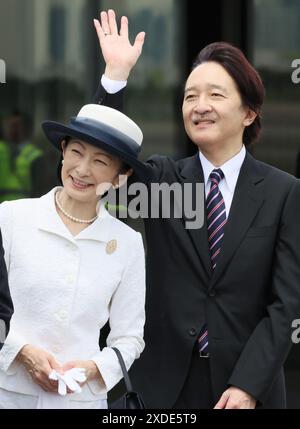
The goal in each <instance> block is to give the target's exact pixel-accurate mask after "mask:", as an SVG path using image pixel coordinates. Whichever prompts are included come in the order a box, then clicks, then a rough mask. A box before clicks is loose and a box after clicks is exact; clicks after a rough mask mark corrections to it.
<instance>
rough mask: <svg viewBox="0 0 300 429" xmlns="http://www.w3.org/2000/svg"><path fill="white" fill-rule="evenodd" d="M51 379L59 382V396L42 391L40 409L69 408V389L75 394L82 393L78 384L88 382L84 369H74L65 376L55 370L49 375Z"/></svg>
mask: <svg viewBox="0 0 300 429" xmlns="http://www.w3.org/2000/svg"><path fill="white" fill-rule="evenodd" d="M49 378H50V380H56V381H58V395H57V394H55V393H49V392H45V391H44V390H41V392H40V395H39V400H38V404H37V408H38V409H42V408H43V409H58V408H63V409H64V408H68V399H67V388H69V389H70V390H72V392H74V393H80V392H81V387H80V385H79V384H78V383H84V382H85V381H86V375H85V369H84V368H72V369H69V370H68V371H66V372H65V373H64V374H60V373H59V372H57V371H55V370H53V371H52V372H51V373H50V374H49ZM62 397H63V398H62Z"/></svg>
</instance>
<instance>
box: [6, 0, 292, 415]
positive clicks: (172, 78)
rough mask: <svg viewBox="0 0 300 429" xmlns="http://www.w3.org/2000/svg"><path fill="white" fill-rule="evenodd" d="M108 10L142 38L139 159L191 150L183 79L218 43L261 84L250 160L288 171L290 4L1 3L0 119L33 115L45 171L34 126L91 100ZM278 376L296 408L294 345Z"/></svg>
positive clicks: (133, 105)
mask: <svg viewBox="0 0 300 429" xmlns="http://www.w3.org/2000/svg"><path fill="white" fill-rule="evenodd" d="M108 8H114V9H115V10H116V11H117V13H118V16H119V17H120V16H121V15H122V14H126V15H127V16H128V17H129V21H130V34H131V38H132V40H133V36H135V34H136V33H137V32H138V31H142V30H144V31H146V33H147V37H146V42H145V47H144V52H143V55H142V58H141V59H140V60H139V62H138V65H137V67H136V68H135V70H134V72H133V74H132V77H131V80H130V86H129V89H128V96H127V99H126V112H127V113H128V114H129V115H130V116H132V118H133V119H135V120H136V121H137V122H138V123H139V125H140V126H141V127H142V129H143V131H144V135H145V145H144V147H143V156H144V158H146V157H147V156H148V155H150V154H152V153H155V152H156V153H161V154H166V155H170V156H174V157H176V158H178V157H181V156H185V155H187V154H192V153H194V152H195V147H194V146H193V145H192V144H191V143H190V142H189V141H188V139H187V138H186V136H185V132H184V129H183V126H182V120H181V102H182V92H183V84H184V80H185V78H186V77H187V75H188V73H189V69H190V66H191V64H192V61H193V59H194V58H195V56H196V54H197V53H198V52H199V50H200V49H201V48H202V47H203V46H205V45H206V44H208V43H210V42H213V41H218V40H226V41H229V42H232V43H234V44H236V45H237V46H239V47H241V48H242V49H243V51H244V52H245V54H246V56H247V57H248V58H249V59H250V61H251V62H252V63H253V64H254V66H255V67H256V68H257V69H258V70H259V71H260V73H261V75H262V77H263V80H264V84H265V87H266V103H265V107H264V111H263V130H264V131H263V135H262V138H261V141H260V142H259V143H258V144H257V146H255V147H254V148H253V152H254V155H255V156H256V157H257V158H259V159H261V160H263V161H266V162H268V163H270V164H272V165H275V166H277V167H279V168H281V169H283V170H285V171H288V172H289V173H291V174H294V173H295V169H296V160H297V155H298V152H299V150H300V126H299V114H300V84H298V85H296V84H294V83H293V82H292V79H291V75H292V71H293V69H292V66H291V64H292V61H293V60H294V59H297V58H300V25H299V22H300V2H299V1H298V0H212V1H210V2H200V1H198V2H195V1H192V0H185V1H183V0H138V1H137V0H72V1H70V0H10V1H9V2H8V1H6V0H0V29H1V30H0V32H1V33H0V34H1V37H0V58H2V59H4V60H5V61H6V66H7V79H6V80H7V83H6V84H1V85H0V105H1V110H0V116H1V115H5V114H6V113H8V112H9V111H11V110H13V109H14V108H18V109H21V110H23V111H25V112H28V113H30V114H31V115H32V116H33V118H34V140H35V141H36V143H37V144H38V145H40V146H42V147H43V148H44V149H45V150H48V151H49V165H51V168H54V165H55V159H56V158H55V157H56V154H55V153H54V150H52V149H51V147H50V146H48V144H47V143H46V142H45V139H44V137H43V135H42V133H41V129H40V122H41V121H42V120H44V119H53V120H60V121H65V120H67V119H68V118H69V117H70V116H72V115H74V114H76V113H77V111H78V110H79V108H80V106H81V105H82V104H84V103H86V102H89V101H90V100H91V98H92V95H93V92H94V90H95V88H96V86H97V84H98V81H99V78H100V74H101V71H102V70H103V63H102V59H101V54H100V49H99V46H98V40H97V37H96V34H95V31H94V27H93V22H92V19H93V18H94V17H97V16H98V15H99V11H100V10H101V9H108ZM46 148H47V149H46ZM41 174H44V172H41ZM299 312H300V309H299ZM287 377H288V395H289V405H290V406H291V407H297V406H298V407H299V408H300V400H298V397H299V399H300V345H299V346H294V349H293V350H292V352H291V354H290V357H289V359H288V362H287Z"/></svg>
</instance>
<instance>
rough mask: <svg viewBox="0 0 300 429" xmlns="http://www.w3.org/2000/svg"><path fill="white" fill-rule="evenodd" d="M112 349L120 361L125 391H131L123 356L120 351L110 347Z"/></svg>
mask: <svg viewBox="0 0 300 429" xmlns="http://www.w3.org/2000/svg"><path fill="white" fill-rule="evenodd" d="M112 349H113V350H114V352H115V353H116V355H117V357H118V359H119V363H120V367H121V370H122V373H123V377H124V381H125V385H126V389H127V392H133V388H132V384H131V381H130V378H129V375H128V372H127V369H126V366H125V363H124V360H123V357H122V355H121V352H120V350H119V349H117V348H116V347H112Z"/></svg>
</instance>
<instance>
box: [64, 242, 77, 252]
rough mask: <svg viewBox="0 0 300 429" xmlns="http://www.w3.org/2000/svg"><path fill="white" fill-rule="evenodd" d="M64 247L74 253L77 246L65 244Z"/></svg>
mask: <svg viewBox="0 0 300 429" xmlns="http://www.w3.org/2000/svg"><path fill="white" fill-rule="evenodd" d="M66 247H67V248H68V249H70V250H73V252H76V251H77V246H76V245H75V244H72V243H67V244H66Z"/></svg>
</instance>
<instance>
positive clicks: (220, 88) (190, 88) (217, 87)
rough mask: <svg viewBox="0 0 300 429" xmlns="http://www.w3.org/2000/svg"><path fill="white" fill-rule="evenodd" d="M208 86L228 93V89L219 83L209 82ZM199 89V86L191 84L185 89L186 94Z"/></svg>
mask: <svg viewBox="0 0 300 429" xmlns="http://www.w3.org/2000/svg"><path fill="white" fill-rule="evenodd" d="M207 86H208V87H209V88H211V89H218V90H220V91H222V92H224V93H226V94H227V90H226V89H225V88H224V87H223V86H221V85H217V84H215V83H209V84H207ZM197 90H198V87H197V86H189V87H188V88H186V89H185V90H184V93H185V94H186V93H187V92H189V91H197Z"/></svg>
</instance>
